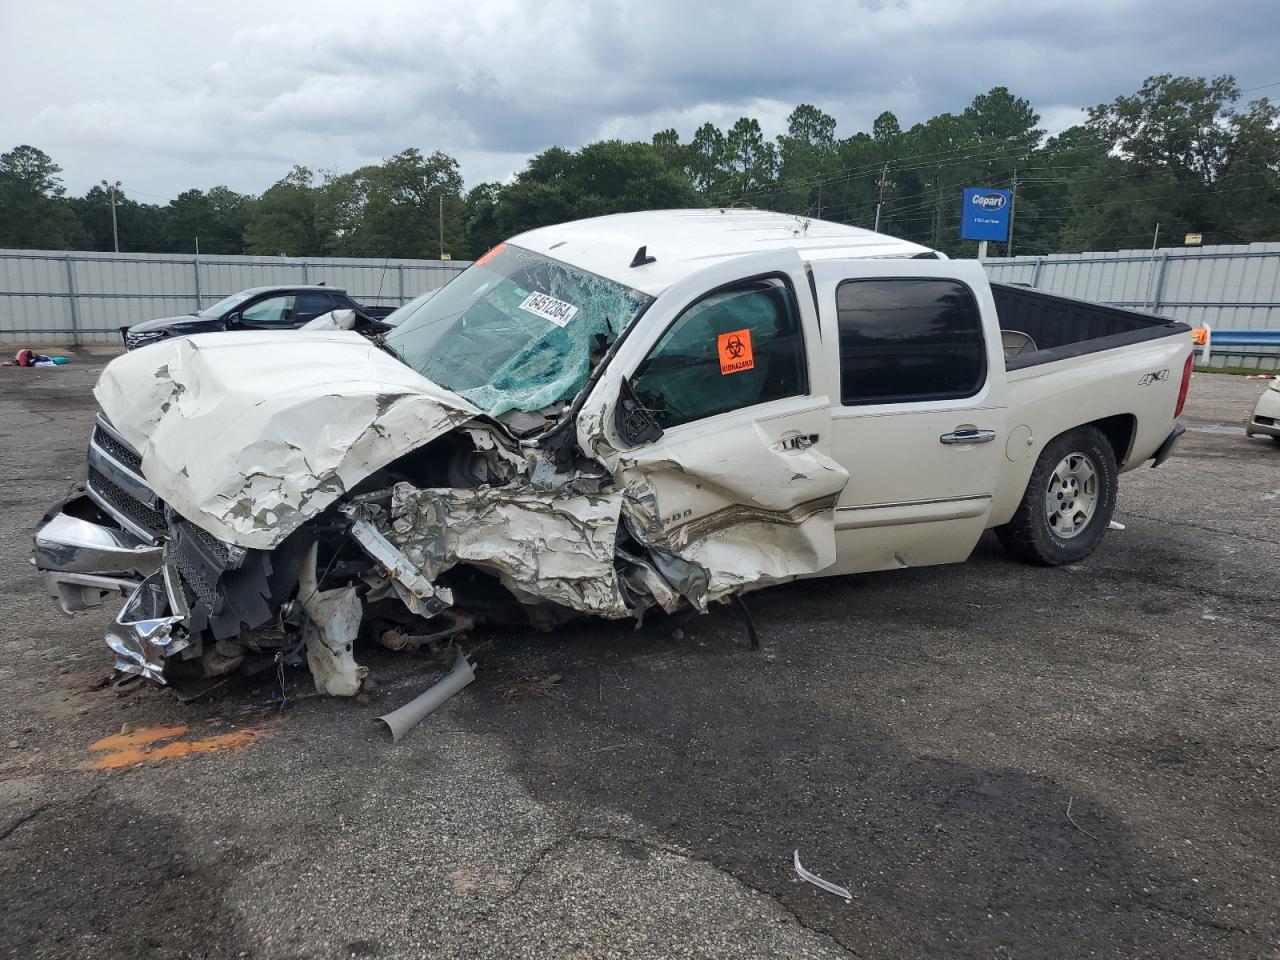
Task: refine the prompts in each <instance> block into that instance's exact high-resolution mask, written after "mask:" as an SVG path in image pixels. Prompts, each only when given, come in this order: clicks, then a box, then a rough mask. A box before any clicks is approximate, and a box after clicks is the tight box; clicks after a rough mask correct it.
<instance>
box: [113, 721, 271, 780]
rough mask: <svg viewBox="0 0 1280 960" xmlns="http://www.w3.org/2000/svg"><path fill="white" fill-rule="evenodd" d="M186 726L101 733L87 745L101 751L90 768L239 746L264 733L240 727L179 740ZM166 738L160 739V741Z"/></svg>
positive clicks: (116, 766) (187, 729) (118, 766)
mask: <svg viewBox="0 0 1280 960" xmlns="http://www.w3.org/2000/svg"><path fill="white" fill-rule="evenodd" d="M189 732H190V727H185V726H174V727H144V728H142V729H141V730H134V731H132V732H130V733H120V734H116V735H115V736H111V737H103V738H102V739H101V740H99V741H97V742H96V743H94V744H93V745H92V746H90V747H89V749H90V750H93V751H95V752H97V753H101V754H102V755H101V756H99V757H98V758H96V759H95V760H94V761H93V762H92V763H90V764H89V768H90V769H92V770H123V769H125V768H127V767H135V766H137V765H138V764H140V763H151V762H158V761H163V760H176V759H178V758H179V757H189V756H191V755H192V754H195V753H216V752H218V751H220V750H243V749H244V748H245V747H247V746H249V745H250V744H251V743H254V742H255V741H257V740H260V739H262V738H263V737H265V736H267V731H265V730H258V729H254V728H252V727H244V728H242V729H240V730H234V731H232V732H231V733H221V734H218V735H217V736H213V737H203V738H200V739H197V740H182V739H179V738H180V737H183V736H185V735H186V734H187V733H189ZM165 740H167V741H169V742H168V743H162V742H161V741H165ZM157 744H158V746H157Z"/></svg>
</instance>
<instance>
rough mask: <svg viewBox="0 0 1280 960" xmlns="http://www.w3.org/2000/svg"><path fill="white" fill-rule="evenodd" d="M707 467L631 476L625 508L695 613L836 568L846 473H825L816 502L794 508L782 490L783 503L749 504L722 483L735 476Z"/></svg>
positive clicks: (651, 469)
mask: <svg viewBox="0 0 1280 960" xmlns="http://www.w3.org/2000/svg"><path fill="white" fill-rule="evenodd" d="M700 466H701V465H695V464H686V465H685V466H684V467H682V466H681V465H679V464H675V463H672V462H666V463H662V464H654V465H649V466H648V467H647V469H646V470H644V471H643V472H641V471H638V470H633V471H628V477H627V478H628V479H629V481H630V482H628V483H626V485H625V487H624V493H625V502H624V506H623V516H624V517H625V518H626V520H627V524H628V527H629V529H630V530H631V532H632V533H633V535H634V536H635V537H636V539H638V540H639V541H640V542H641V543H642V544H643V545H644V546H645V547H647V548H648V553H649V554H650V557H651V558H652V561H653V562H654V563H655V564H656V565H657V566H658V567H659V569H660V572H661V573H662V575H663V577H664V578H665V579H666V580H667V581H668V582H669V583H671V584H672V585H673V586H675V587H676V589H677V590H679V592H680V593H681V594H682V595H684V596H685V597H686V598H687V599H689V601H690V602H691V603H693V605H694V606H695V607H697V608H698V609H700V610H702V611H703V612H705V611H706V609H707V604H708V603H709V602H711V601H715V600H720V599H722V598H724V597H727V596H728V595H729V594H731V593H736V592H739V591H741V590H744V589H757V588H759V587H765V586H769V585H770V584H776V583H784V582H786V581H787V580H792V579H795V578H796V577H799V576H803V575H805V574H809V573H816V572H817V571H819V570H821V569H823V568H824V567H828V566H830V565H831V564H832V563H834V562H835V539H834V534H833V528H834V523H835V519H834V518H835V505H836V500H837V498H838V497H839V491H840V490H841V489H842V488H843V487H844V483H845V481H846V480H847V478H848V475H847V474H846V473H844V471H843V470H840V471H839V473H835V472H834V471H833V472H831V473H826V472H825V471H824V472H823V474H822V480H823V481H824V482H820V483H815V484H813V487H814V490H813V493H814V494H815V496H813V497H812V499H805V500H800V501H799V502H798V503H790V504H789V503H788V502H787V501H786V500H784V499H782V497H783V496H786V494H785V493H781V492H780V495H779V497H778V498H777V500H776V501H773V500H770V499H769V498H767V497H766V496H763V495H761V496H758V497H751V498H750V500H751V501H754V502H746V503H743V502H732V501H731V500H730V497H731V496H733V497H735V498H736V499H738V500H748V498H747V497H745V496H742V495H740V494H737V493H736V492H729V491H726V489H725V487H724V486H722V485H721V484H720V480H721V479H725V480H732V479H733V478H731V477H724V478H721V477H717V476H716V475H715V473H714V472H711V471H707V472H703V471H702V469H700ZM797 485H798V482H797ZM833 486H834V487H835V489H834V490H832V489H830V487H833ZM726 494H727V495H726ZM801 495H803V494H801ZM791 496H796V494H795V493H794V492H793V493H792V494H791ZM717 499H718V501H719V502H718V503H716V502H715V501H716V500H717ZM708 501H710V502H708Z"/></svg>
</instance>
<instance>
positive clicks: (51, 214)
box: [0, 144, 89, 250]
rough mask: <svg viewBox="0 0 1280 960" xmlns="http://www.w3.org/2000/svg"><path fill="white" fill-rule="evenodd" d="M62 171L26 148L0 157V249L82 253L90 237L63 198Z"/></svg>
mask: <svg viewBox="0 0 1280 960" xmlns="http://www.w3.org/2000/svg"><path fill="white" fill-rule="evenodd" d="M61 173H62V168H61V167H59V166H58V165H57V164H56V163H54V162H53V158H52V157H50V156H49V155H48V154H47V153H45V152H44V151H43V150H39V149H37V148H36V147H32V146H29V145H26V144H24V145H21V146H17V147H14V148H13V149H12V150H10V151H9V152H8V153H3V154H0V247H11V248H28V249H30V248H35V249H45V250H66V249H73V250H74V249H81V248H84V247H88V246H89V237H88V235H87V234H86V233H85V231H84V228H83V227H82V226H81V225H80V222H79V220H77V218H76V215H75V211H74V210H73V209H72V208H71V205H70V204H69V203H68V202H67V201H66V199H65V198H64V197H63V194H64V193H65V192H66V191H65V188H64V187H63V185H62V180H61V178H60V177H59V174H61Z"/></svg>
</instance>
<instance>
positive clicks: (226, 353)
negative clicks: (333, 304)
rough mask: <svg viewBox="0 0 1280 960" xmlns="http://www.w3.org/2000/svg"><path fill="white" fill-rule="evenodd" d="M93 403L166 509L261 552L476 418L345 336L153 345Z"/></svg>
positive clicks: (113, 367)
mask: <svg viewBox="0 0 1280 960" xmlns="http://www.w3.org/2000/svg"><path fill="white" fill-rule="evenodd" d="M94 395H95V396H96V397H97V399H98V402H99V403H100V404H101V405H102V409H103V411H104V412H105V413H106V415H107V417H108V418H109V419H110V420H111V423H112V425H113V426H114V427H115V428H116V429H117V430H118V431H119V432H120V433H121V434H122V435H123V436H124V437H125V438H126V439H127V440H128V441H129V443H130V444H132V445H133V446H134V447H135V448H137V450H138V451H139V452H140V453H141V454H142V473H143V475H144V476H145V477H146V479H147V481H148V483H150V484H151V486H152V488H153V489H154V490H155V492H156V493H157V494H159V495H160V497H161V498H162V499H163V500H164V501H165V502H166V503H168V504H169V505H170V506H172V507H173V508H174V509H175V510H177V511H178V513H180V514H181V515H183V516H184V517H187V518H188V519H190V520H192V521H194V522H197V523H198V524H199V525H200V526H201V527H203V528H204V529H205V530H207V531H208V532H209V533H211V534H213V535H214V536H215V537H218V538H219V539H221V540H225V541H227V542H229V543H234V544H238V545H240V546H244V547H253V548H257V549H263V550H267V549H271V548H272V547H275V546H277V545H278V544H280V543H281V542H283V541H284V539H285V538H286V537H287V536H288V535H289V534H290V533H292V532H293V531H294V530H296V529H297V528H298V527H299V526H301V525H302V523H303V522H305V521H306V520H307V519H309V518H310V517H313V516H315V515H316V514H318V513H319V512H320V511H321V510H323V509H324V508H325V507H327V506H329V505H330V504H331V503H333V502H334V501H335V500H337V499H338V498H339V497H340V496H341V495H342V494H343V493H345V492H346V491H347V490H350V489H351V488H352V487H353V486H355V485H356V484H357V483H359V482H360V481H361V480H363V479H365V478H366V477H368V476H369V475H370V474H372V473H373V472H375V471H376V470H378V469H380V468H382V467H384V466H386V465H387V464H388V463H390V462H391V461H393V460H395V459H396V458H397V457H399V456H401V455H403V454H405V453H408V452H410V451H412V450H415V449H417V448H419V447H421V446H423V445H424V444H426V443H427V442H429V441H430V440H432V439H434V438H435V437H438V436H441V435H442V434H444V433H447V432H448V431H449V430H450V429H452V428H453V427H455V426H458V425H459V424H461V423H464V422H465V421H467V420H469V419H471V418H472V417H473V416H474V415H475V414H476V413H477V412H478V411H477V410H476V408H475V407H474V406H472V405H471V404H470V403H468V402H467V401H466V400H464V399H462V398H461V397H459V396H457V395H456V394H452V393H450V392H449V391H447V390H444V389H442V388H440V387H437V386H435V385H434V384H432V383H431V382H430V381H428V380H426V379H424V378H423V377H422V376H420V375H419V374H417V373H415V372H414V371H413V370H411V369H409V368H408V367H407V366H405V365H404V364H402V363H400V362H399V361H397V360H396V359H395V358H394V357H391V356H389V355H388V354H386V353H385V352H383V351H382V350H380V349H378V348H377V347H375V346H373V345H372V344H371V343H370V342H369V341H368V340H366V339H365V338H364V337H362V336H360V335H359V334H357V333H352V332H348V331H334V332H301V331H287V332H281V333H271V332H268V333H242V334H237V335H236V336H235V337H224V336H221V335H216V334H209V335H201V336H194V337H184V338H181V339H176V340H173V341H171V342H164V343H160V344H156V345H154V346H152V347H150V348H148V349H147V350H135V351H132V352H130V353H126V354H123V355H122V356H119V357H117V358H116V359H115V360H113V361H112V362H111V363H110V364H108V366H107V368H106V370H105V371H104V372H103V374H102V377H101V379H100V380H99V381H98V385H97V387H96V388H95V389H94Z"/></svg>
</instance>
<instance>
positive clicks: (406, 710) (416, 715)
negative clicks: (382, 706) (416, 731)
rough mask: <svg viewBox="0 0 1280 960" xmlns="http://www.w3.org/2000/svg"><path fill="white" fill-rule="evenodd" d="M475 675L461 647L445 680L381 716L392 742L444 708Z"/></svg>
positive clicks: (380, 718) (380, 719) (398, 739)
mask: <svg viewBox="0 0 1280 960" xmlns="http://www.w3.org/2000/svg"><path fill="white" fill-rule="evenodd" d="M475 678H476V674H475V671H474V670H473V669H472V668H471V664H470V663H469V662H468V661H467V656H466V654H464V653H463V652H462V648H461V647H459V648H458V655H457V657H456V659H455V660H454V662H453V669H452V670H450V671H449V673H448V674H447V675H446V676H445V677H444V679H443V680H440V681H439V682H438V683H436V684H434V685H433V686H431V687H430V688H428V689H427V690H425V691H423V692H422V693H420V694H418V696H416V697H414V698H413V699H412V700H410V701H409V702H408V703H406V704H405V705H404V706H403V707H401V708H400V709H398V710H393V711H391V712H390V713H386V714H383V715H382V716H380V717H378V718H377V719H378V720H379V721H381V722H382V723H384V724H386V727H387V730H388V731H390V733H391V741H392V743H398V742H399V741H400V738H401V737H403V736H404V735H405V734H406V733H408V732H409V731H410V730H412V729H413V728H414V727H415V726H416V725H417V724H418V722H419V721H420V720H422V719H423V718H424V717H425V716H427V715H428V714H429V713H431V712H432V711H433V710H435V709H437V708H438V707H440V706H441V705H442V704H443V703H445V701H447V700H448V699H449V698H450V697H452V696H453V695H454V694H455V693H457V692H458V691H459V690H461V689H462V688H463V687H465V686H466V685H467V684H469V683H470V682H471V681H472V680H474V679H475Z"/></svg>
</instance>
